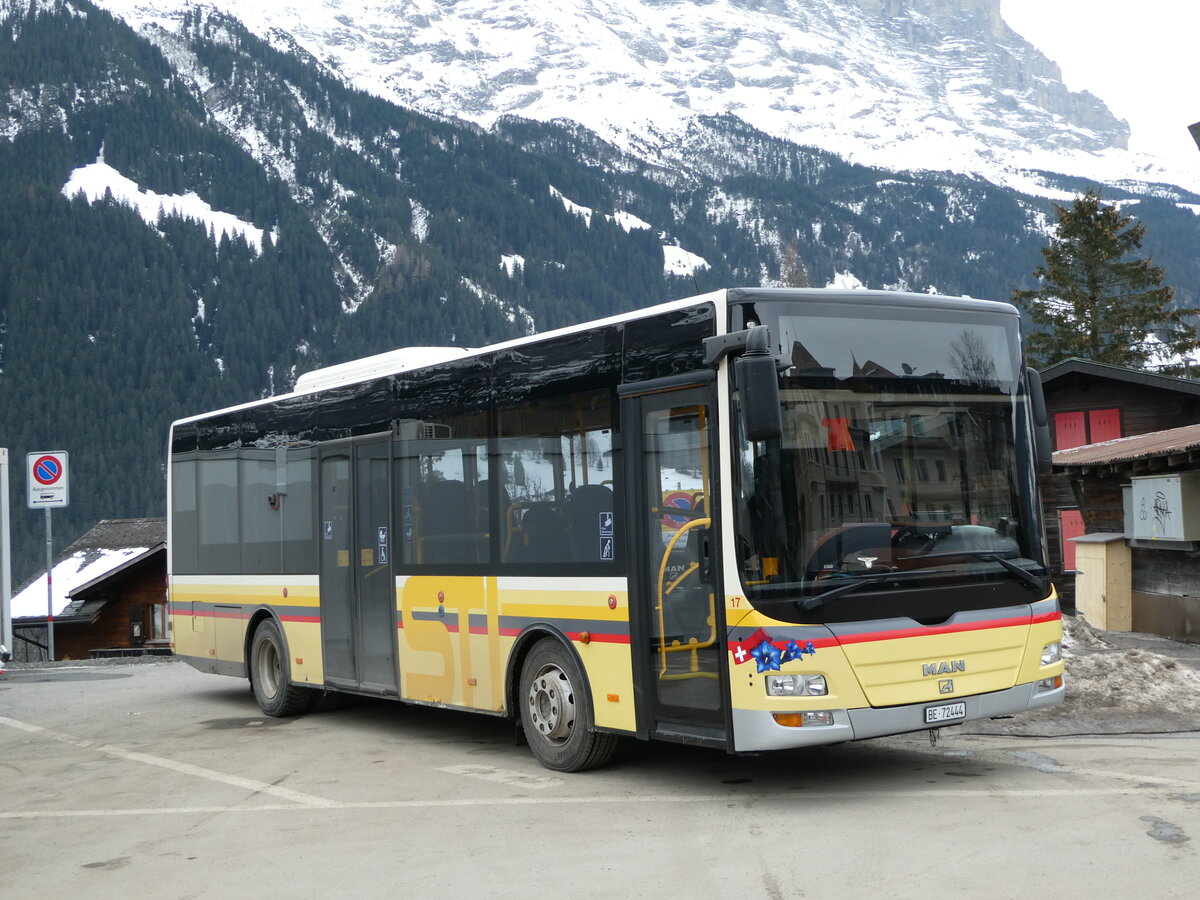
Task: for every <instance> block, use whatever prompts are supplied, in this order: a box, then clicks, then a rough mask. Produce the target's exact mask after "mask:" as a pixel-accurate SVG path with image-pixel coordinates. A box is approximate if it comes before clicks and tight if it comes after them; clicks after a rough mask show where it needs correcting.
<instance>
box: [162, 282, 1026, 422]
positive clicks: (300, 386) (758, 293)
mask: <svg viewBox="0 0 1200 900" xmlns="http://www.w3.org/2000/svg"><path fill="white" fill-rule="evenodd" d="M768 300H771V301H777V302H778V301H784V300H801V301H804V300H807V301H815V302H831V303H847V304H854V305H880V306H908V307H921V308H929V307H931V306H932V307H938V306H940V307H942V308H957V309H968V308H969V309H977V310H978V309H981V308H983V309H987V311H989V312H996V313H1008V314H1012V315H1016V314H1017V313H1016V308H1015V307H1013V306H1012V305H1011V304H1009V303H1004V302H1001V301H995V300H977V299H973V298H971V297H947V296H943V295H939V294H916V293H906V292H902V291H865V290H844V289H836V288H722V289H720V290H716V291H710V292H709V293H707V294H700V295H697V296H694V297H685V298H683V299H681V300H672V301H669V302H667V303H660V304H657V305H655V306H648V307H644V308H642V309H637V310H632V311H630V312H625V313H620V314H618V315H615V316H608V317H606V318H603V319H594V320H592V321H588V322H581V323H579V324H578V325H569V326H567V327H565V328H558V329H555V330H553V331H546V332H540V333H537V334H531V335H527V336H525V337H520V338H514V339H513V340H509V341H502V342H500V343H498V344H489V345H487V346H485V347H478V348H475V349H466V348H462V347H404V348H400V349H397V350H390V351H387V352H385V353H379V354H375V355H374V356H367V357H363V358H361V359H356V360H350V361H348V362H344V363H337V364H335V365H332V366H326V367H324V368H321V369H314V370H312V371H311V372H306V373H305V374H303V375H301V376H300V377H299V378H298V379H296V385H295V389H294V390H292V391H290V392H288V393H286V394H275V395H272V396H270V397H263V398H259V399H257V400H251V401H248V402H246V403H239V404H236V405H234V406H228V407H225V408H223V409H216V410H210V411H207V412H203V413H198V414H196V415H192V416H185V417H184V418H181V419H176V420H175V421H174V422H172V423H171V425H172V427H174V426H175V425H181V424H185V423H187V422H196V421H200V420H203V419H207V418H209V417H210V416H215V415H222V414H225V413H231V412H237V411H239V410H242V409H251V408H253V407H256V406H260V405H262V404H265V403H270V402H275V401H278V400H284V399H289V398H292V397H298V396H302V395H304V394H311V393H315V392H316V391H319V390H325V389H327V388H331V387H344V386H346V385H351V384H357V383H359V382H362V381H367V380H370V379H373V378H381V377H384V376H387V375H396V374H399V373H401V372H407V371H413V370H416V369H422V368H427V367H429V366H434V365H437V364H438V363H443V362H448V361H450V360H452V359H464V358H466V357H469V356H477V355H483V354H486V353H494V352H496V351H499V350H507V349H510V348H514V347H521V346H524V345H526V344H533V343H538V342H540V341H547V340H553V339H554V338H556V337H563V336H566V335H570V334H577V333H579V332H581V331H588V330H590V329H593V328H602V327H604V326H607V325H614V324H618V323H621V322H629V321H633V320H636V319H641V318H644V317H646V316H653V315H656V314H659V313H663V312H669V311H671V310H674V309H686V308H687V307H689V306H696V305H697V304H700V303H715V304H717V305H718V307H721V308H722V309H718V315H717V321H718V328H724V326H725V323H724V316H723V315H721V312H722V311H723V307H724V306H725V305H726V304H729V303H753V302H762V301H768Z"/></svg>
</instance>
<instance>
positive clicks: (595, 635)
mask: <svg viewBox="0 0 1200 900" xmlns="http://www.w3.org/2000/svg"><path fill="white" fill-rule="evenodd" d="M583 634H587V635H588V637H589V638H590V643H593V644H628V643H629V635H627V634H601V633H600V632H596V631H588V632H583V631H568V632H567V637H568V638H570V639H571V640H573V641H577V640H579V639H580V637H581V636H582V635H583Z"/></svg>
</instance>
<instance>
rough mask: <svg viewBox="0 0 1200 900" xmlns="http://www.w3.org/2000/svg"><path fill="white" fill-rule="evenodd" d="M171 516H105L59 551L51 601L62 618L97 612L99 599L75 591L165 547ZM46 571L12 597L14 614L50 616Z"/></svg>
mask: <svg viewBox="0 0 1200 900" xmlns="http://www.w3.org/2000/svg"><path fill="white" fill-rule="evenodd" d="M166 546H167V520H166V519H102V520H100V521H99V522H97V523H96V524H95V525H93V526H92V527H91V528H90V529H89V530H88V531H87V532H85V533H84V534H83V535H82V536H81V537H80V538H79V540H77V541H75V543H73V544H71V546H69V547H68V548H67V549H66V550H64V551H63V552H62V553H60V554H59V555H58V558H57V559H56V560H55V562H54V568H53V570H52V576H53V577H52V578H51V589H52V590H51V596H50V598H49V603H50V605H51V608H52V609H53V615H54V617H55V619H56V620H61V619H70V618H79V617H84V618H94V617H95V614H96V612H98V611H99V607H93V605H92V604H93V603H94V602H95V601H94V600H88V601H85V600H84V599H83V598H77V597H76V596H75V595H76V594H78V593H81V592H82V591H84V590H86V589H88V588H91V587H95V586H96V585H97V584H99V583H100V582H102V581H104V580H105V579H107V578H109V577H111V576H113V575H115V574H117V573H118V572H121V571H124V570H125V569H128V568H130V567H131V566H134V565H137V564H138V563H140V562H142V561H144V560H147V559H149V558H150V557H151V556H153V555H154V554H155V553H158V552H160V551H162V552H165V550H166ZM47 602H48V601H47V591H46V573H45V572H42V573H41V574H40V575H38V576H37V577H36V578H34V579H33V580H32V581H30V582H28V583H27V584H25V585H24V586H23V587H22V588H21V590H19V591H18V592H16V593H15V594H14V595H13V598H12V617H13V619H18V618H20V619H40V620H44V619H45V618H46V607H47Z"/></svg>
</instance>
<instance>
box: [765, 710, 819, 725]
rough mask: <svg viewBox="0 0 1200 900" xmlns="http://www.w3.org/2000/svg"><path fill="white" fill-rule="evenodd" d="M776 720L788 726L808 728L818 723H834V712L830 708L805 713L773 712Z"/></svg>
mask: <svg viewBox="0 0 1200 900" xmlns="http://www.w3.org/2000/svg"><path fill="white" fill-rule="evenodd" d="M771 715H772V717H774V719H775V721H776V722H778V723H779V724H780V725H786V726H787V727H788V728H806V727H809V728H811V727H813V726H816V725H832V724H833V713H832V712H830V711H829V710H822V711H820V712H804V713H771Z"/></svg>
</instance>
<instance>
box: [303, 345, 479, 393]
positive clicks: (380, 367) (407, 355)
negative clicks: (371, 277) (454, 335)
mask: <svg viewBox="0 0 1200 900" xmlns="http://www.w3.org/2000/svg"><path fill="white" fill-rule="evenodd" d="M470 352H471V351H470V350H465V349H463V348H462V347H401V348H399V349H397V350H389V351H388V352H387V353H378V354H376V355H375V356H364V357H363V358H362V359H353V360H351V361H350V362H344V363H338V364H337V365H336V366H326V367H325V368H323V369H313V371H311V372H305V373H304V374H303V375H301V376H300V377H299V378H297V379H296V392H297V393H307V392H308V391H318V390H320V389H321V388H327V387H333V386H334V385H339V384H353V383H355V382H357V381H366V380H367V379H369V378H378V377H379V376H381V375H391V374H394V373H396V372H404V371H406V370H408V369H419V368H421V367H422V366H432V365H434V364H436V363H440V362H446V361H447V360H451V359H457V358H458V357H460V356H466V355H467V354H468V353H470Z"/></svg>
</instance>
